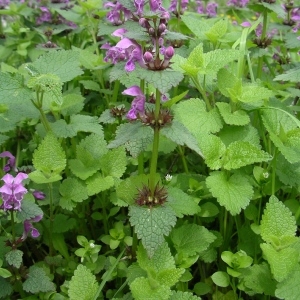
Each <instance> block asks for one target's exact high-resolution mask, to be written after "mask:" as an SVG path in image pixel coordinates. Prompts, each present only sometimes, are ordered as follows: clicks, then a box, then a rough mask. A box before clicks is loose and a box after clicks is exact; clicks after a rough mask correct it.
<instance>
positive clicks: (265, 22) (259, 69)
mask: <svg viewBox="0 0 300 300" xmlns="http://www.w3.org/2000/svg"><path fill="white" fill-rule="evenodd" d="M267 25H268V10H267V9H265V10H264V12H263V29H262V33H261V37H260V39H261V40H264V39H265V37H266V34H267ZM263 61H264V57H263V56H261V57H260V58H259V59H258V63H257V75H256V78H259V79H261V75H262V68H263Z"/></svg>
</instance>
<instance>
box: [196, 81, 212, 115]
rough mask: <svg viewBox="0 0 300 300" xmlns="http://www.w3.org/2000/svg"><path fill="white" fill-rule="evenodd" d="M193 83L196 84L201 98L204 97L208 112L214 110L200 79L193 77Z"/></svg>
mask: <svg viewBox="0 0 300 300" xmlns="http://www.w3.org/2000/svg"><path fill="white" fill-rule="evenodd" d="M192 81H193V83H194V84H195V86H196V88H197V90H198V91H199V92H200V94H201V96H202V97H203V99H204V101H205V104H206V108H207V109H208V110H211V109H212V106H211V104H210V102H209V99H208V98H207V96H206V93H205V90H204V89H203V88H202V86H201V84H200V83H199V81H198V79H197V78H196V77H195V76H194V77H192Z"/></svg>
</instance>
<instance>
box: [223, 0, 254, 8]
mask: <svg viewBox="0 0 300 300" xmlns="http://www.w3.org/2000/svg"><path fill="white" fill-rule="evenodd" d="M248 2H249V0H229V1H228V2H227V5H228V6H235V7H245V6H246V5H247V4H248Z"/></svg>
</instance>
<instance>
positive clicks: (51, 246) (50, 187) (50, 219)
mask: <svg viewBox="0 0 300 300" xmlns="http://www.w3.org/2000/svg"><path fill="white" fill-rule="evenodd" d="M52 188H53V187H52V183H49V202H50V214H49V256H50V257H51V256H53V255H54V248H53V239H52V232H53V219H54V218H53V190H52ZM50 271H51V273H53V271H54V269H53V266H51V268H50Z"/></svg>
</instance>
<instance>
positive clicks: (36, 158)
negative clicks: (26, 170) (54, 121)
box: [29, 133, 66, 177]
mask: <svg viewBox="0 0 300 300" xmlns="http://www.w3.org/2000/svg"><path fill="white" fill-rule="evenodd" d="M32 162H33V165H34V167H35V168H36V169H37V170H38V171H41V172H42V173H43V174H44V175H45V177H51V176H53V175H58V174H59V173H60V172H61V171H63V170H64V168H65V166H66V155H65V152H64V151H63V148H62V147H61V145H60V143H59V142H58V140H57V138H56V137H55V136H54V135H53V134H52V133H48V134H47V135H46V137H45V138H44V139H43V141H42V142H41V144H40V145H39V146H38V148H37V149H36V150H35V151H34V153H33V160H32ZM29 177H30V174H29Z"/></svg>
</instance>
